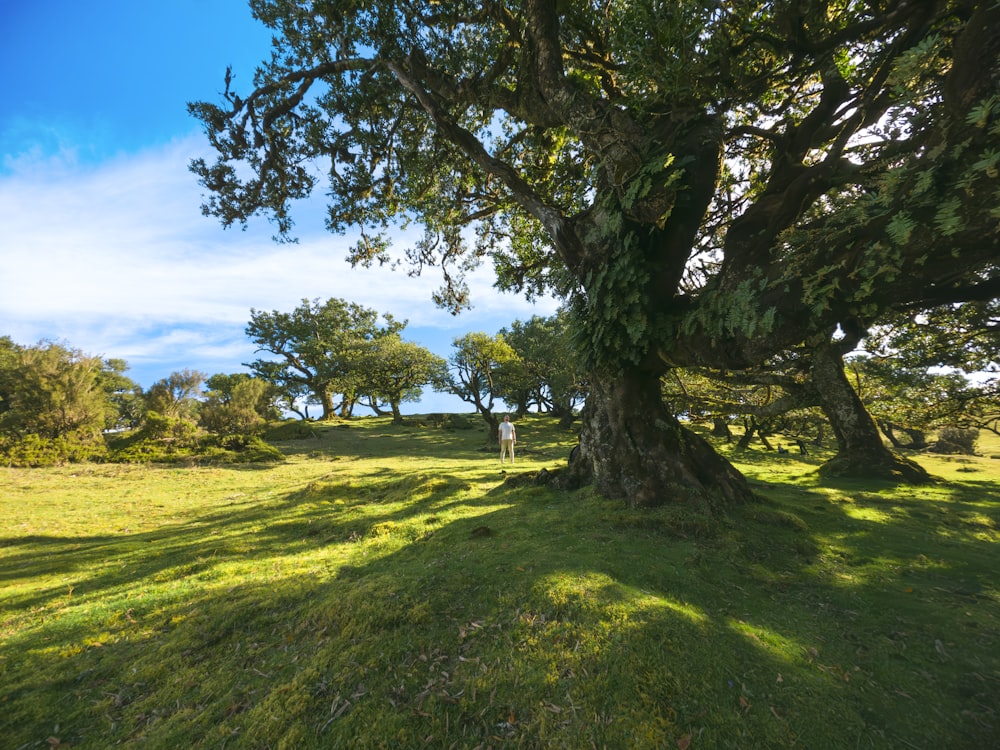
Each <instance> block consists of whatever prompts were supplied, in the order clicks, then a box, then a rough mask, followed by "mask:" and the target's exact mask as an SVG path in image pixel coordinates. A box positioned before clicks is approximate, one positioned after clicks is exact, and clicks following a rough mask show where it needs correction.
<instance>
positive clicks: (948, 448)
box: [930, 427, 979, 456]
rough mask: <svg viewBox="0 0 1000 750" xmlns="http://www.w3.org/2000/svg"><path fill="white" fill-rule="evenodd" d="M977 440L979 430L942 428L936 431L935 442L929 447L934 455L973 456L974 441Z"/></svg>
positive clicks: (974, 449)
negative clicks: (936, 437)
mask: <svg viewBox="0 0 1000 750" xmlns="http://www.w3.org/2000/svg"><path fill="white" fill-rule="evenodd" d="M977 440H979V430H973V429H969V428H967V427H942V428H941V429H940V430H938V439H937V442H936V443H935V444H934V445H932V446H931V448H930V449H931V450H932V451H934V452H935V453H962V454H964V455H968V456H971V455H974V454H975V452H976V441H977Z"/></svg>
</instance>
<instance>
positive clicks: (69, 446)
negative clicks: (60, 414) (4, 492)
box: [0, 434, 108, 467]
mask: <svg viewBox="0 0 1000 750" xmlns="http://www.w3.org/2000/svg"><path fill="white" fill-rule="evenodd" d="M107 455H108V450H107V446H105V444H104V441H103V440H102V439H101V438H99V437H95V436H93V435H90V434H84V435H73V434H71V435H67V436H63V437H57V438H45V437H42V436H41V435H36V434H28V435H24V436H22V437H16V438H15V437H7V438H3V439H0V459H2V461H3V463H6V464H7V465H8V466H25V467H37V466H59V465H61V464H66V463H81V462H84V461H101V460H103V459H105V458H106V457H107Z"/></svg>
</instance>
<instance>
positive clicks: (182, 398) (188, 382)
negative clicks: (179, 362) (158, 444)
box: [146, 369, 206, 421]
mask: <svg viewBox="0 0 1000 750" xmlns="http://www.w3.org/2000/svg"><path fill="white" fill-rule="evenodd" d="M205 377H206V376H205V374H204V373H202V372H198V371H197V370H187V369H185V370H181V371H179V372H172V373H170V375H168V376H167V377H165V378H163V379H162V380H158V381H156V382H155V383H153V385H152V386H150V388H149V391H148V392H147V393H146V408H147V410H148V411H155V412H156V413H157V414H159V415H161V416H163V417H168V418H174V419H184V420H188V421H194V420H195V419H196V418H197V412H198V406H199V403H200V401H201V395H202V392H201V386H202V384H203V383H204V382H205Z"/></svg>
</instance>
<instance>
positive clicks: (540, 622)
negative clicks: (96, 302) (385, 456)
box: [0, 439, 1000, 748]
mask: <svg viewBox="0 0 1000 750" xmlns="http://www.w3.org/2000/svg"><path fill="white" fill-rule="evenodd" d="M434 445H435V441H434V440H433V439H431V440H430V442H429V443H425V444H424V446H425V448H426V449H427V450H430V449H431V448H432V447H433V446H434ZM768 486H769V487H770V485H768ZM471 489H472V488H471V487H470V484H469V483H468V481H467V480H465V479H463V478H461V477H458V476H453V475H447V474H443V475H442V474H439V473H435V472H429V471H428V472H421V471H416V472H414V473H412V474H410V475H407V476H404V477H401V478H400V477H387V476H384V475H383V474H382V473H380V472H373V473H371V474H370V475H367V476H358V477H353V478H352V479H351V480H349V481H343V480H339V479H336V478H332V479H330V480H329V481H326V480H320V481H316V482H313V483H312V484H311V485H309V486H307V487H305V488H303V489H301V490H297V491H296V492H293V493H289V494H287V495H285V496H283V497H279V498H276V499H275V500H274V501H271V502H266V503H262V504H259V505H254V506H252V507H245V506H242V505H240V504H237V503H234V504H233V505H231V506H227V507H226V508H221V509H217V510H216V511H214V512H212V513H208V514H205V515H201V516H199V517H197V518H196V519H191V520H190V521H186V522H183V523H179V524H177V525H176V526H172V527H169V528H161V529H157V530H156V531H153V532H149V533H147V534H137V535H129V536H122V537H108V536H102V537H93V538H89V539H87V538H84V539H72V540H57V539H48V538H34V539H32V540H30V541H29V540H27V539H22V540H16V546H17V547H18V549H19V550H21V551H19V552H18V553H16V554H15V555H14V556H13V557H10V556H8V557H6V558H5V560H4V570H3V571H0V574H2V575H3V576H4V577H5V578H6V579H7V580H13V579H14V578H19V577H22V576H31V575H52V574H62V575H64V576H66V577H67V579H68V580H72V581H75V582H76V588H77V590H78V592H80V594H82V595H85V596H89V597H108V598H111V597H115V596H117V597H118V599H117V600H116V601H114V602H113V603H112V604H110V605H109V610H108V612H107V613H106V614H105V622H103V623H99V624H98V623H94V622H93V621H92V620H82V619H74V618H71V617H65V618H63V620H62V621H61V622H60V623H59V624H57V625H53V626H39V627H40V628H42V630H43V632H44V633H45V639H46V641H45V644H46V645H45V646H44V647H40V646H39V645H38V644H37V643H36V642H35V641H34V640H33V638H34V637H35V636H33V635H30V636H28V637H26V638H25V639H18V638H17V637H15V638H12V639H9V640H8V643H7V644H6V645H5V646H4V652H6V653H5V655H4V658H3V672H4V674H6V675H7V676H8V677H9V678H11V682H9V683H8V684H9V685H10V690H11V692H10V693H9V694H8V696H7V698H6V700H5V704H6V705H7V706H8V707H14V706H16V707H17V708H18V709H19V710H20V711H21V713H20V714H18V715H17V716H18V720H19V722H20V724H19V726H18V727H17V728H14V727H10V728H9V729H10V730H11V732H12V733H11V734H10V735H9V736H10V737H13V738H14V739H15V745H14V746H15V747H16V746H18V744H17V743H23V744H28V743H31V742H42V741H44V740H45V736H46V733H48V732H51V723H52V719H51V716H52V711H53V709H54V708H55V707H56V706H58V707H59V711H60V716H62V717H63V718H62V719H61V722H62V727H63V729H62V730H61V738H62V740H63V741H66V742H73V743H74V744H77V745H78V746H93V747H98V746H103V745H102V743H107V744H112V743H114V742H131V741H135V742H138V741H143V742H144V743H146V744H147V745H148V746H151V747H171V746H180V745H184V746H191V747H218V746H221V745H223V744H226V743H228V744H227V746H230V747H235V746H242V747H265V746H279V745H287V746H294V745H298V746H330V747H335V746H351V747H388V746H397V747H421V746H435V747H448V746H450V745H451V744H453V743H454V744H457V745H458V746H460V747H475V746H477V745H479V744H482V745H484V746H485V745H491V746H493V747H538V748H541V747H553V746H566V747H589V746H592V745H594V746H598V747H600V746H608V747H634V748H654V747H657V748H660V747H675V746H681V745H682V744H683V743H685V742H691V743H692V744H693V743H694V742H697V743H698V746H701V747H740V748H755V747H759V748H773V747H809V748H841V747H886V748H888V747H906V746H912V747H985V746H989V745H990V744H991V741H992V740H995V739H997V737H998V735H997V729H996V726H997V719H998V717H997V716H996V708H995V706H996V703H995V698H994V696H995V695H996V693H997V690H998V688H1000V678H998V675H1000V657H998V654H1000V644H998V642H997V632H998V631H997V617H998V612H1000V610H998V602H997V598H996V594H997V579H996V573H995V549H996V536H995V534H994V533H993V532H995V530H996V528H997V526H996V524H997V523H998V521H1000V518H998V507H1000V503H998V498H997V494H996V486H995V485H993V484H991V483H987V482H965V483H961V484H953V485H948V486H947V487H942V488H938V489H939V493H938V495H936V496H935V497H939V498H940V499H935V500H926V499H922V500H920V501H919V502H914V503H910V504H908V503H907V501H906V498H905V497H904V496H903V495H902V494H900V493H898V492H897V493H895V494H893V493H889V492H885V493H882V492H880V491H878V490H877V488H876V489H875V490H871V489H869V490H868V491H865V492H858V491H857V488H856V487H854V486H852V485H849V484H844V485H835V484H832V483H824V485H823V486H822V487H820V486H818V485H817V486H816V487H802V486H798V487H783V488H779V489H774V488H771V489H769V490H768V497H767V499H766V500H765V501H764V502H762V503H759V504H755V505H751V506H747V507H744V508H739V509H735V510H734V511H733V514H732V516H731V517H730V518H729V519H727V520H726V521H725V522H718V521H715V522H709V521H708V520H706V519H702V518H699V517H695V516H692V515H690V514H687V513H686V512H685V511H684V510H683V509H664V510H662V511H657V512H642V513H640V512H631V511H627V510H624V509H623V508H622V507H621V506H620V505H619V504H617V503H612V502H608V501H604V500H601V499H598V498H595V497H593V496H592V495H591V494H589V493H588V492H587V491H583V492H577V493H556V492H553V491H551V490H549V489H547V488H544V487H523V488H518V489H511V488H509V487H507V486H505V485H503V484H501V483H500V479H499V477H498V479H497V483H496V485H494V486H493V487H492V488H491V489H490V490H489V491H488V492H485V493H483V494H481V495H480V494H470V491H471ZM460 511H464V512H465V514H464V515H462V514H461V513H460ZM443 518H444V519H447V520H442V519H443ZM987 532H988V533H987ZM8 541H11V540H8ZM289 557H294V558H296V560H299V561H301V563H300V565H301V569H300V570H294V569H288V568H287V567H281V568H280V569H279V568H278V567H277V563H276V562H275V561H276V560H278V559H284V558H289ZM248 561H249V562H251V563H259V570H258V571H257V572H256V573H255V574H253V575H244V576H243V577H242V579H241V580H240V581H239V582H237V583H235V584H234V585H231V586H229V585H225V581H224V580H215V579H213V578H211V577H209V578H208V579H206V581H205V582H204V583H203V584H202V585H191V586H178V587H177V588H176V589H171V587H170V586H168V585H165V584H166V582H167V581H168V580H169V579H175V580H178V581H179V580H181V579H184V578H192V577H195V578H196V577H198V576H201V575H208V574H210V573H211V571H212V570H213V569H215V568H219V567H223V566H225V565H229V564H237V563H246V562H248ZM136 582H140V587H141V586H142V585H143V584H141V582H148V585H149V586H153V585H157V586H159V587H160V588H161V589H162V590H160V591H159V593H158V594H157V596H156V598H155V600H153V601H149V602H146V601H144V600H143V599H142V598H141V597H139V598H135V599H134V600H133V599H132V598H131V597H130V596H126V594H125V593H124V592H126V591H128V590H129V589H130V588H131V589H133V590H134V588H135V586H136ZM55 593H56V592H52V591H50V592H48V593H47V594H46V593H44V592H38V593H37V595H36V596H31V597H26V598H24V599H22V600H20V601H18V602H16V604H17V606H19V607H29V608H31V607H42V606H43V605H45V604H46V602H51V600H52V597H53V596H54V595H55ZM95 630H96V631H101V635H100V636H99V638H100V639H101V640H100V641H94V640H93V639H94V638H95ZM88 639H91V640H88ZM19 658H22V659H25V660H26V661H30V665H31V668H30V669H26V670H19V669H17V668H16V664H17V661H18V659H19ZM125 665H127V667H128V668H127V669H126V667H125ZM33 696H34V697H33ZM38 696H41V698H39V697H38ZM25 721H27V722H28V724H27V725H25V724H24V722H25ZM2 723H3V721H2V720H0V725H2ZM88 743H92V744H90V745H88Z"/></svg>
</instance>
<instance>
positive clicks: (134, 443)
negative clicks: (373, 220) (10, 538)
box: [0, 298, 1000, 470]
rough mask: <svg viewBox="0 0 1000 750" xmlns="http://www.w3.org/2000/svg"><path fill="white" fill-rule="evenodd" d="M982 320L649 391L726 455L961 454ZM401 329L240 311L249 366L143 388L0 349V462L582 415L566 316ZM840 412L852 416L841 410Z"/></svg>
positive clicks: (891, 328)
mask: <svg viewBox="0 0 1000 750" xmlns="http://www.w3.org/2000/svg"><path fill="white" fill-rule="evenodd" d="M998 324H1000V307H998V304H997V303H996V302H989V303H971V304H967V305H960V306H946V307H943V308H939V309H935V310H930V311H922V312H921V313H919V314H916V315H910V316H899V317H897V318H896V319H895V320H891V321H886V323H885V324H884V325H882V326H880V327H879V328H878V329H876V330H874V331H873V332H872V333H871V334H869V336H868V337H867V338H866V340H865V342H864V346H865V349H866V350H865V351H857V350H854V347H855V345H856V344H857V341H855V340H854V339H852V338H850V337H849V336H846V335H845V336H843V337H842V338H841V339H840V344H839V345H840V348H841V350H844V351H837V352H836V353H835V356H833V357H831V358H830V359H831V361H830V362H828V363H826V364H825V365H823V367H822V368H820V370H817V366H816V362H815V359H816V357H815V352H812V351H809V350H802V351H790V352H788V353H786V354H785V355H784V356H782V357H775V358H772V359H771V360H770V361H768V362H767V363H765V365H763V366H761V367H757V368H748V369H743V370H739V371H735V370H720V369H712V368H674V369H673V370H672V371H671V372H670V375H669V376H664V377H663V378H662V379H661V383H660V397H661V399H662V402H663V403H664V405H665V406H666V408H667V409H669V411H670V412H671V413H672V414H675V415H678V416H679V417H681V418H682V419H683V420H684V421H685V422H687V423H710V424H712V425H713V432H712V434H713V435H715V436H716V437H719V438H722V439H726V440H729V439H731V437H732V431H731V429H730V428H731V426H733V425H734V424H736V425H738V426H739V428H740V438H739V440H740V446H741V447H747V446H748V445H749V443H750V441H751V440H755V439H757V440H760V442H761V444H762V445H763V446H764V447H765V448H767V449H769V450H772V449H778V450H787V449H788V448H789V447H793V448H796V449H798V450H799V451H801V452H806V451H808V447H807V446H808V445H810V444H822V443H823V442H824V441H825V440H827V439H832V440H834V441H835V442H836V444H837V448H838V453H837V458H835V459H834V460H833V461H832V462H830V465H829V466H828V467H827V469H829V470H836V469H837V468H838V467H839V466H840V464H841V463H842V462H843V461H845V460H847V459H848V458H850V457H851V456H853V455H854V454H855V453H856V452H857V446H856V445H855V444H854V443H853V442H852V440H853V435H854V434H855V433H857V432H861V431H863V430H866V429H867V430H869V431H872V432H877V433H878V442H879V446H880V447H883V449H884V450H888V448H884V442H886V441H887V442H888V443H889V445H890V446H891V447H892V448H894V449H896V450H897V451H904V450H906V451H914V450H924V449H931V450H940V451H944V452H972V450H973V449H974V445H975V438H976V435H977V434H978V431H979V430H981V429H988V430H992V431H994V432H998V433H1000V387H998V382H997V380H996V378H995V377H992V378H991V377H986V378H980V379H979V380H974V379H970V377H969V374H970V373H973V372H978V373H980V374H984V375H989V374H990V372H989V371H990V370H993V371H994V372H995V370H996V368H997V361H998V360H1000V340H998V337H997V336H996V332H997V329H998ZM405 327H406V323H405V321H398V320H396V319H395V318H393V317H392V316H391V315H389V314H382V315H380V314H379V313H378V312H377V311H376V310H373V309H370V308H365V307H363V306H361V305H357V304H355V303H352V302H348V301H345V300H342V299H336V298H331V299H328V300H326V301H324V302H320V301H319V300H312V301H310V300H302V303H301V304H300V305H299V306H298V307H296V308H295V309H294V310H292V311H291V312H279V311H271V312H263V311H258V310H251V316H250V322H249V323H248V325H247V327H246V335H247V336H248V338H249V339H250V340H251V341H252V342H253V343H254V344H255V345H256V346H257V352H258V353H260V354H262V355H263V356H261V357H260V358H258V359H255V360H254V361H252V362H248V363H244V366H245V367H247V369H248V370H249V372H242V373H232V374H224V373H219V374H215V375H212V376H206V375H205V374H204V373H200V372H197V371H194V370H190V369H185V370H182V371H179V372H174V373H171V374H170V375H169V376H168V377H166V378H164V379H162V380H160V381H158V382H156V383H154V384H153V385H152V386H150V388H149V389H148V390H146V391H144V390H143V389H142V387H141V386H139V385H138V384H137V383H135V382H134V381H132V380H131V379H130V378H129V377H128V376H127V375H126V373H127V370H128V365H127V363H126V362H125V361H124V360H121V359H101V358H99V357H95V356H91V355H87V354H84V353H82V352H80V351H78V350H76V349H73V348H71V347H69V346H66V345H63V344H56V343H52V342H42V343H39V344H36V345H33V346H21V345H18V344H15V343H14V342H13V341H12V340H11V339H10V338H9V337H2V338H0V455H2V456H3V458H4V459H5V460H6V462H7V463H13V464H26V465H38V464H44V463H55V462H61V461H80V460H112V461H115V460H118V461H136V460H146V461H152V460H171V459H176V458H181V457H189V456H192V455H202V456H204V455H208V456H210V457H213V456H214V457H215V458H220V459H221V458H227V459H229V460H235V459H234V455H239V456H240V457H241V460H261V459H267V458H276V457H277V454H276V452H275V451H273V449H270V448H269V447H268V446H267V445H266V444H264V443H263V442H262V441H261V436H262V435H263V434H264V432H265V428H266V427H267V425H268V424H269V423H273V422H274V421H276V420H280V419H281V418H282V416H283V415H286V414H295V415H297V416H298V418H299V419H301V420H311V419H312V418H313V415H311V414H310V407H314V408H318V409H319V414H318V418H319V419H321V420H326V419H331V418H334V417H338V418H343V419H349V418H351V417H352V416H353V415H354V414H355V410H356V409H357V408H358V407H362V408H366V409H370V410H371V411H372V412H373V413H375V414H378V415H390V414H391V415H392V417H393V421H394V422H395V423H401V422H403V415H402V411H401V408H402V404H404V403H407V402H417V401H419V400H420V398H421V397H422V395H423V389H424V388H426V387H430V388H432V389H434V390H436V391H439V392H443V393H450V394H453V395H455V396H458V397H459V398H460V399H462V400H463V401H465V402H466V403H467V404H469V406H470V408H472V409H474V410H475V412H476V414H478V415H479V416H480V417H481V418H482V419H483V422H484V424H485V428H486V438H487V440H492V437H493V436H494V435H495V434H496V429H497V426H498V422H499V418H498V414H497V410H498V408H499V406H500V405H502V406H503V408H504V409H506V410H509V411H513V412H514V413H515V414H524V413H528V412H538V413H547V414H550V415H551V416H552V417H553V418H556V419H559V420H560V421H561V422H562V424H563V425H564V426H567V427H569V426H570V425H571V424H572V423H573V422H574V420H576V419H577V418H578V417H579V416H580V413H581V409H582V408H583V407H584V405H585V404H586V401H587V398H588V395H589V385H588V383H587V379H586V376H585V369H584V367H583V366H582V365H581V364H580V362H581V357H580V355H579V343H578V342H577V341H576V340H575V338H574V331H573V328H572V326H571V317H570V314H569V312H568V311H566V310H560V311H559V312H558V313H556V314H555V315H552V316H550V317H542V316H535V317H532V318H531V319H530V320H527V321H520V320H516V321H514V322H513V323H512V324H510V325H509V326H508V327H505V328H503V329H501V330H500V331H499V332H498V333H496V334H492V335H491V334H487V333H482V332H473V333H468V334H466V335H464V336H461V337H459V338H456V339H455V340H454V341H453V343H452V351H451V353H450V355H449V356H448V357H447V358H444V357H440V356H438V355H436V354H434V353H432V352H430V351H429V350H428V349H426V348H425V347H423V346H421V345H419V344H417V343H414V342H412V341H407V340H405V339H404V338H403V332H404V329H405ZM958 339H960V340H961V346H959V347H956V346H955V342H956V340H958ZM849 349H850V350H853V351H848V350H849ZM845 355H849V356H845ZM823 368H825V369H823ZM831 368H832V370H833V372H832V373H830V372H827V370H830V369H831ZM817 373H819V374H817ZM831 381H836V382H843V383H847V384H848V388H849V391H850V394H849V395H848V397H847V398H840V397H837V398H831V397H830V396H829V394H827V395H825V396H824V394H823V393H822V389H823V388H824V387H827V388H829V387H830V385H829V384H830V382H831ZM844 403H848V404H856V407H855V408H852V409H849V410H847V411H845V410H844V409H843V408H841V407H842V406H843V404H844ZM852 421H853V423H855V424H853V426H850V425H849V426H848V427H845V423H846V422H852ZM932 434H933V436H934V440H932V439H931V435H932ZM774 436H779V437H778V438H777V439H776V440H774V439H773V438H774ZM775 442H777V445H775V444H773V443H775ZM878 455H879V454H878V453H877V452H876V453H868V454H866V458H867V460H870V461H876V460H878Z"/></svg>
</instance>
